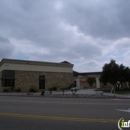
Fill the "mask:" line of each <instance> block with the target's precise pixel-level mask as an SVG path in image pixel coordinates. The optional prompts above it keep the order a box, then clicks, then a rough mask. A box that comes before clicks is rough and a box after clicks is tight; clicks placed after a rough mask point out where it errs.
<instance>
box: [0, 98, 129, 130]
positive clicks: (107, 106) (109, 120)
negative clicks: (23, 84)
mask: <svg viewBox="0 0 130 130" xmlns="http://www.w3.org/2000/svg"><path fill="white" fill-rule="evenodd" d="M129 108H130V99H78V98H44V97H43V98H39V97H13V96H0V130H97V129H98V130H110V129H111V130H118V127H117V122H118V120H119V119H120V118H124V119H125V120H130V112H129V111H128V112H123V111H119V110H117V109H122V110H128V109H129ZM126 129H127V128H126ZM129 129H130V128H129Z"/></svg>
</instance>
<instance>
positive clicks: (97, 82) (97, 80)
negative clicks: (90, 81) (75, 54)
mask: <svg viewBox="0 0 130 130" xmlns="http://www.w3.org/2000/svg"><path fill="white" fill-rule="evenodd" d="M96 88H100V81H99V77H96Z"/></svg>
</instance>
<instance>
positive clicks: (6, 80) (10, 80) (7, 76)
mask: <svg viewBox="0 0 130 130" xmlns="http://www.w3.org/2000/svg"><path fill="white" fill-rule="evenodd" d="M2 86H3V87H13V86H15V71H14V70H4V71H2Z"/></svg>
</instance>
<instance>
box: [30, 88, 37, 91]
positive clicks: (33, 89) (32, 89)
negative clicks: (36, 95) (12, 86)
mask: <svg viewBox="0 0 130 130" xmlns="http://www.w3.org/2000/svg"><path fill="white" fill-rule="evenodd" d="M29 91H30V92H37V89H36V88H30V90H29Z"/></svg>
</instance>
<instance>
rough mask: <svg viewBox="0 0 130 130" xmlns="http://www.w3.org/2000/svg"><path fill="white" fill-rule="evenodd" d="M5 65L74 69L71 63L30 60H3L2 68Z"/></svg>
mask: <svg viewBox="0 0 130 130" xmlns="http://www.w3.org/2000/svg"><path fill="white" fill-rule="evenodd" d="M3 63H12V64H29V65H41V66H59V67H73V66H74V65H73V64H71V63H67V64H66V63H56V62H42V61H30V60H18V59H2V60H1V62H0V66H1V65H2V64H3Z"/></svg>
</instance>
